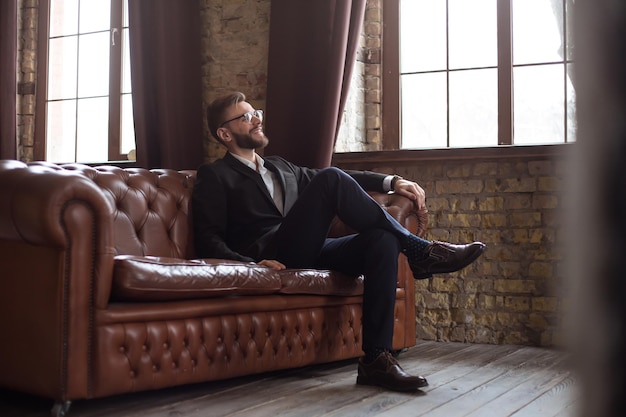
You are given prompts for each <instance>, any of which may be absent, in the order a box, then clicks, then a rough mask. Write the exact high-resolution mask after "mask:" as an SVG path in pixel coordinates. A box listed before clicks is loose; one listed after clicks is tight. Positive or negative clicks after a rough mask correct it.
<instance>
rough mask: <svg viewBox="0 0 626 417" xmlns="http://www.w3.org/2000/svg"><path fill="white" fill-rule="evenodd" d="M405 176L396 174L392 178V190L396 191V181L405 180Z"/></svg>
mask: <svg viewBox="0 0 626 417" xmlns="http://www.w3.org/2000/svg"><path fill="white" fill-rule="evenodd" d="M403 179H404V178H402V177H401V176H399V175H394V176H393V178H392V179H391V191H395V189H396V182H397V181H398V180H403Z"/></svg>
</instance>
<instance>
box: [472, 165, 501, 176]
mask: <svg viewBox="0 0 626 417" xmlns="http://www.w3.org/2000/svg"><path fill="white" fill-rule="evenodd" d="M497 172H498V164H497V163H496V162H482V163H477V164H476V165H474V170H473V174H474V175H475V176H478V177H490V176H493V175H496V174H497Z"/></svg>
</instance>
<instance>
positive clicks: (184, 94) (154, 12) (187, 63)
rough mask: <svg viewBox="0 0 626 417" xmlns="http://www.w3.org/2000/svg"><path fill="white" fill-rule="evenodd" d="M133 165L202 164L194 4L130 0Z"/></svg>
mask: <svg viewBox="0 0 626 417" xmlns="http://www.w3.org/2000/svg"><path fill="white" fill-rule="evenodd" d="M128 17H129V30H130V33H129V36H130V61H131V79H132V89H133V115H134V118H135V140H136V143H137V163H138V164H139V166H141V167H144V168H171V169H195V168H197V167H198V165H200V164H201V163H202V162H203V159H204V158H203V153H204V151H203V140H202V134H203V131H202V81H201V76H202V73H201V60H200V52H201V51H200V7H199V3H198V0H185V1H180V0H129V1H128Z"/></svg>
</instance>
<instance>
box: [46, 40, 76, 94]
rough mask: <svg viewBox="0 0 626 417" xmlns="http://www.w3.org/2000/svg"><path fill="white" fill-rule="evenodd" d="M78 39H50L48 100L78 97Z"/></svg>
mask: <svg viewBox="0 0 626 417" xmlns="http://www.w3.org/2000/svg"><path fill="white" fill-rule="evenodd" d="M77 39H78V38H77V37H76V36H70V37H67V38H56V39H50V50H49V55H50V58H49V61H48V100H58V99H62V98H75V97H76V56H77V53H76V44H77Z"/></svg>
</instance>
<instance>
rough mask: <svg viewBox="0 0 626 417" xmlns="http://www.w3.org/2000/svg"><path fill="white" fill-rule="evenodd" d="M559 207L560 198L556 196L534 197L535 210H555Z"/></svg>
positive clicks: (533, 205)
mask: <svg viewBox="0 0 626 417" xmlns="http://www.w3.org/2000/svg"><path fill="white" fill-rule="evenodd" d="M558 206H559V197H558V196H556V195H535V196H533V204H532V207H533V208H534V209H555V208H557V207H558Z"/></svg>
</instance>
